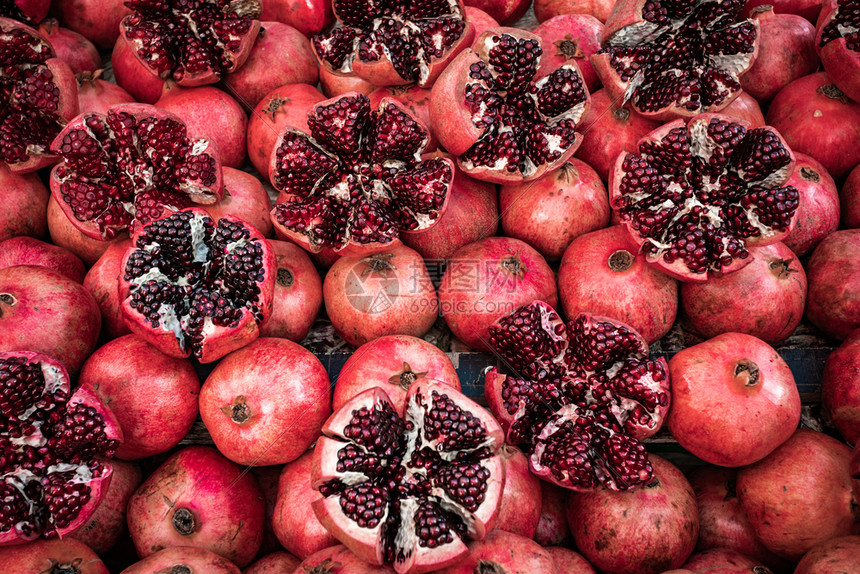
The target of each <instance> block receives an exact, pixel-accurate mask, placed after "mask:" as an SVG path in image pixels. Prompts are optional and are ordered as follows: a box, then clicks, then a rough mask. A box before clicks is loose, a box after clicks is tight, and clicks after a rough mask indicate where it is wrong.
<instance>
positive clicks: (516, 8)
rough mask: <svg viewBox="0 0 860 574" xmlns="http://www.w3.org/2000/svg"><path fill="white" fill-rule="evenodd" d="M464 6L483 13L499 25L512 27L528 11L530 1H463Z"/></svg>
mask: <svg viewBox="0 0 860 574" xmlns="http://www.w3.org/2000/svg"><path fill="white" fill-rule="evenodd" d="M463 3H464V4H466V6H471V7H474V8H478V9H480V10H481V11H482V12H485V13H486V14H487V15H489V16H490V17H491V18H493V19H494V20H496V21H497V22H499V23H500V24H505V25H512V24H513V23H514V22H516V21H517V20H519V19H520V18H522V17H523V15H525V13H526V12H527V11H528V9H529V6H530V5H531V1H530V0H463Z"/></svg>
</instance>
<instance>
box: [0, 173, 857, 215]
mask: <svg viewBox="0 0 860 574" xmlns="http://www.w3.org/2000/svg"><path fill="white" fill-rule="evenodd" d="M0 169H2V168H0ZM0 174H2V172H0ZM839 202H840V204H841V205H842V226H843V227H845V228H847V229H854V228H857V227H860V164H857V167H855V168H854V169H853V170H851V173H850V174H849V175H848V179H846V180H845V184H844V185H843V186H842V191H841V192H840V194H839ZM0 229H2V227H0Z"/></svg>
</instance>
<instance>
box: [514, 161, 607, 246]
mask: <svg viewBox="0 0 860 574" xmlns="http://www.w3.org/2000/svg"><path fill="white" fill-rule="evenodd" d="M499 211H500V212H501V214H502V230H503V231H504V232H505V235H507V236H508V237H514V238H516V239H521V240H523V241H525V242H526V243H528V244H529V245H531V246H532V247H534V248H535V249H537V251H538V253H540V254H541V255H543V256H544V257H545V258H546V259H547V260H549V261H558V260H559V259H561V256H562V255H564V252H565V250H566V249H567V246H568V245H570V242H571V241H573V240H574V239H576V238H577V237H579V236H581V235H584V234H586V233H588V232H590V231H594V230H596V229H602V228H604V227H606V226H607V225H609V212H610V209H609V197H608V195H607V194H606V187H604V185H603V182H602V181H600V176H599V175H597V172H596V171H594V170H593V169H592V168H591V166H589V165H587V164H586V163H585V162H583V161H580V160H578V159H574V158H570V159H569V160H568V161H567V163H565V164H564V165H563V166H561V167H560V168H559V169H557V170H555V171H553V172H551V173H548V174H546V175H544V176H543V177H541V178H540V179H537V180H534V181H529V182H519V183H514V184H506V185H502V186H501V188H500V190H499Z"/></svg>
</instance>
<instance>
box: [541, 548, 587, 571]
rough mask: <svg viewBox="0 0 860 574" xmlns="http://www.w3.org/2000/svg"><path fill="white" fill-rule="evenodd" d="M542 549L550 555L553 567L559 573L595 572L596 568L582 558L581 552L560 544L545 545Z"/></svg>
mask: <svg viewBox="0 0 860 574" xmlns="http://www.w3.org/2000/svg"><path fill="white" fill-rule="evenodd" d="M544 550H546V551H547V552H549V555H550V556H552V561H553V562H555V568H556V570H558V572H559V573H561V572H564V574H597V570H595V569H594V568H592V567H591V564H589V563H588V560H586V559H585V558H583V556H582V555H581V554H578V553H576V552H574V551H573V550H570V549H569V548H564V547H562V546H546V547H544Z"/></svg>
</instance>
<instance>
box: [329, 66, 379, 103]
mask: <svg viewBox="0 0 860 574" xmlns="http://www.w3.org/2000/svg"><path fill="white" fill-rule="evenodd" d="M377 87H378V86H374V85H373V84H371V83H370V82H368V81H367V80H364V79H362V78H359V77H358V76H356V75H355V74H339V73H335V72H329V71H328V68H326V67H325V66H320V89H321V90H322V93H324V94H325V97H327V98H333V97H335V96H339V95H341V94H345V93H347V92H360V93H362V94H364V95H365V96H367V95H370V94H371V93H372V92H373V91H374V90H375V89H377Z"/></svg>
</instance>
